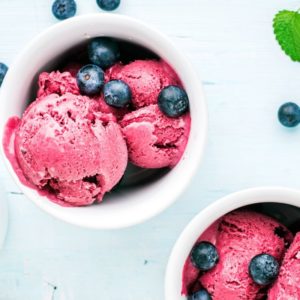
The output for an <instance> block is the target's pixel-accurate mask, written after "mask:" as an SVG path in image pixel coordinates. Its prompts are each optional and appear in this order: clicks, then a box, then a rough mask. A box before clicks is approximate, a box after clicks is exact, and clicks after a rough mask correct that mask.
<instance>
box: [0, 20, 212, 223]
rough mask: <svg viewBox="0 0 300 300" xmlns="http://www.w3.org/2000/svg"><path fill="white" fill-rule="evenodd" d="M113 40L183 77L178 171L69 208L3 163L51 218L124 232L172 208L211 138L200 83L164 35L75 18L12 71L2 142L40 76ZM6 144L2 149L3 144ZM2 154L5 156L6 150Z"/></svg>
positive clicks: (0, 109)
mask: <svg viewBox="0 0 300 300" xmlns="http://www.w3.org/2000/svg"><path fill="white" fill-rule="evenodd" d="M96 36H111V37H115V38H120V39H123V40H127V41H131V42H134V43H137V44H140V45H142V46H144V47H146V48H148V49H150V50H152V51H153V52H155V53H156V54H158V55H159V56H160V57H161V58H162V59H164V60H165V61H167V62H168V63H169V64H170V65H171V66H172V67H173V68H174V69H175V71H176V72H177V73H178V74H179V76H180V78H181V80H182V82H183V85H184V87H185V89H186V91H187V93H188V95H189V99H190V110H191V118H192V128H191V133H190V138H189V142H188V145H187V148H186V151H185V154H184V156H183V158H182V160H181V161H180V163H178V165H177V166H176V167H175V168H174V169H173V170H172V171H171V172H169V173H168V174H167V175H165V176H164V177H163V178H161V179H160V180H158V181H156V182H153V183H151V184H148V185H145V186H143V187H141V188H135V189H132V190H128V191H127V192H125V191H124V192H121V193H119V194H117V193H114V194H112V195H108V196H107V197H106V199H105V201H104V202H103V203H102V204H99V205H92V206H89V207H78V208H65V207H61V206H58V205H57V204H54V203H53V202H51V201H49V200H48V199H47V198H45V197H43V196H40V195H39V194H38V193H37V192H36V191H35V190H33V189H30V188H28V187H26V186H24V185H22V184H21V183H20V181H19V179H18V177H17V176H16V174H15V172H14V171H13V169H12V167H11V165H10V163H9V162H8V160H7V159H6V157H5V161H6V165H7V166H8V170H9V172H10V173H11V175H12V176H13V178H14V179H15V181H16V182H17V184H18V185H19V187H20V189H21V190H22V191H23V192H24V194H25V195H26V196H27V197H28V198H29V199H31V200H32V201H33V202H34V203H35V204H36V205H37V206H39V207H40V208H42V209H43V210H44V211H46V212H48V213H49V214H51V215H53V216H55V217H57V218H59V219H61V220H64V221H66V222H69V223H72V224H76V225H80V226H83V227H90V228H101V229H111V228H121V227H127V226H131V225H134V224H137V223H140V222H143V221H145V220H147V219H150V218H151V217H153V216H155V215H157V214H158V213H160V212H161V211H163V210H164V209H166V208H167V207H168V206H169V205H171V204H172V203H173V202H174V201H175V200H176V199H177V198H178V196H179V195H180V194H181V193H182V192H183V190H184V189H185V188H186V187H187V185H188V184H189V182H190V180H191V178H192V177H193V175H194V174H195V172H196V170H197V169H198V167H199V164H200V161H201V158H202V155H203V151H204V146H205V141H206V134H207V110H206V104H205V100H204V96H203V91H202V86H201V82H200V81H199V79H198V78H197V75H196V73H195V72H194V70H193V68H192V66H191V64H190V63H189V62H188V61H187V60H186V58H185V57H184V55H183V54H182V53H181V52H180V51H179V50H177V49H176V47H175V46H174V45H173V43H172V42H171V41H170V40H169V39H168V38H167V37H166V36H164V35H163V34H161V33H160V32H158V31H156V30H154V29H152V28H150V27H148V26H147V25H145V24H143V23H141V22H140V21H137V20H134V19H132V18H129V17H125V16H120V15H112V14H92V15H85V16H80V17H75V18H72V19H69V20H67V21H64V22H61V23H58V24H57V25H55V26H53V27H51V28H49V29H47V30H46V31H44V32H43V33H42V34H40V35H39V36H37V37H36V38H35V39H34V40H33V41H32V42H31V43H30V44H29V45H28V46H27V47H26V49H24V51H23V52H22V53H21V54H20V55H19V57H18V58H17V60H16V61H15V63H14V64H13V66H11V67H10V69H9V71H8V73H7V75H6V78H5V80H4V82H3V85H2V88H1V94H0V129H1V130H0V131H1V133H0V139H1V141H2V138H3V136H2V135H3V128H4V124H5V123H6V121H7V119H8V118H9V117H11V116H13V115H17V116H21V115H22V112H23V111H24V109H25V107H26V101H27V100H28V98H29V93H30V91H29V89H30V86H31V85H32V83H33V82H34V80H36V76H37V74H38V73H39V72H40V71H42V70H45V69H51V63H52V65H53V62H55V59H56V58H57V57H58V56H59V55H60V54H61V53H63V52H65V51H66V50H67V49H70V48H72V47H73V46H74V45H78V44H79V43H81V42H84V41H86V40H87V39H89V38H91V37H96ZM1 144H2V143H1ZM1 149H2V153H3V148H2V147H1Z"/></svg>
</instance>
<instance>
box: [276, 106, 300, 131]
mask: <svg viewBox="0 0 300 300" xmlns="http://www.w3.org/2000/svg"><path fill="white" fill-rule="evenodd" d="M278 119H279V122H280V123H281V124H282V125H283V126H285V127H295V126H297V125H298V124H299V122H300V109H299V106H298V105H297V104H296V103H293V102H287V103H285V104H283V105H281V106H280V108H279V110H278Z"/></svg>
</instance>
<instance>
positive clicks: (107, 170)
mask: <svg viewBox="0 0 300 300" xmlns="http://www.w3.org/2000/svg"><path fill="white" fill-rule="evenodd" d="M11 129H12V131H11V134H10V136H11V137H12V138H14V139H15V140H14V141H12V142H9V143H7V145H10V146H11V145H13V144H14V151H15V157H16V160H17V162H18V165H19V166H20V168H21V169H22V172H23V174H24V176H25V177H26V179H27V180H28V182H29V183H31V184H32V185H34V186H36V187H38V188H39V189H41V190H43V189H46V190H49V191H51V192H52V193H54V194H55V195H56V197H57V198H58V199H59V200H61V201H62V202H65V204H71V205H76V206H79V205H87V204H91V203H93V202H95V201H98V202H99V201H101V200H102V198H103V195H104V194H105V193H106V192H108V191H110V190H111V189H112V188H113V187H114V186H115V184H116V183H117V182H118V181H119V180H120V179H121V177H122V175H123V173H124V171H125V168H126V165H127V147H126V144H125V141H124V139H123V136H122V133H121V130H120V127H119V125H118V124H117V123H116V121H115V118H114V116H112V115H111V114H104V113H102V112H101V111H100V107H99V103H98V102H97V101H95V100H91V99H89V98H87V97H84V96H80V95H74V94H69V93H68V94H65V95H63V96H60V97H59V96H58V95H56V94H52V95H50V96H47V97H45V98H43V99H40V100H37V101H35V102H33V103H32V104H31V105H30V106H29V107H28V108H27V110H26V111H25V113H24V115H23V117H22V120H20V121H19V123H17V122H16V123H15V130H13V128H11ZM6 152H7V154H8V156H9V157H12V156H11V155H10V154H11V152H12V149H11V148H7V147H6ZM9 153H10V154H9Z"/></svg>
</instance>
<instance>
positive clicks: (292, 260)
mask: <svg viewBox="0 0 300 300" xmlns="http://www.w3.org/2000/svg"><path fill="white" fill-rule="evenodd" d="M299 299H300V233H297V234H296V236H295V239H294V241H293V243H292V244H291V246H290V248H289V249H288V251H287V252H286V254H285V256H284V259H283V262H282V265H281V268H280V272H279V276H278V278H277V280H276V282H275V283H274V285H273V287H272V288H271V289H270V290H269V294H268V300H299Z"/></svg>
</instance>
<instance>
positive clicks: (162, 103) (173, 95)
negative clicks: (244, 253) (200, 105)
mask: <svg viewBox="0 0 300 300" xmlns="http://www.w3.org/2000/svg"><path fill="white" fill-rule="evenodd" d="M158 106H159V108H160V110H161V111H162V112H163V113H164V114H165V115H167V116H168V117H179V116H181V115H182V114H184V113H185V112H186V111H187V110H188V108H189V98H188V95H187V94H186V92H185V91H184V90H183V89H182V88H180V87H178V86H174V85H169V86H167V87H165V88H164V89H162V91H161V92H160V94H159V95H158Z"/></svg>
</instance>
